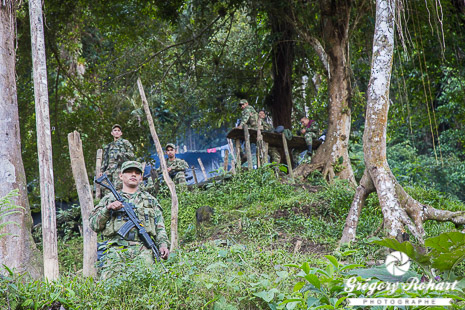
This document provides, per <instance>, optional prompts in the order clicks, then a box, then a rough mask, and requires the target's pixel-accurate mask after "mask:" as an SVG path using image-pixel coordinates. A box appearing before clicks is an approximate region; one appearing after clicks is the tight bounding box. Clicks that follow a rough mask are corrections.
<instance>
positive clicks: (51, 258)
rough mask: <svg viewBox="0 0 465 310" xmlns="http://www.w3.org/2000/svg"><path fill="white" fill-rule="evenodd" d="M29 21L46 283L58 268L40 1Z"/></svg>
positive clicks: (31, 8) (31, 7)
mask: <svg viewBox="0 0 465 310" xmlns="http://www.w3.org/2000/svg"><path fill="white" fill-rule="evenodd" d="M2 11H4V10H2ZM2 14H3V13H2ZM29 18H30V26H31V51H32V64H33V79H34V98H35V113H36V114H35V116H36V132H37V154H38V160H39V180H40V203H41V212H42V244H43V255H44V276H45V278H46V279H47V280H49V281H54V280H57V279H58V275H59V267H58V246H57V225H56V208H55V187H54V178H53V160H52V158H53V157H52V135H51V130H50V113H49V110H50V107H49V103H48V85H47V60H46V56H45V39H44V24H43V12H42V1H41V0H30V1H29ZM2 31H3V29H2ZM2 70H3V64H2ZM2 75H3V71H2ZM2 91H4V90H2ZM2 104H3V102H2ZM2 147H5V146H2Z"/></svg>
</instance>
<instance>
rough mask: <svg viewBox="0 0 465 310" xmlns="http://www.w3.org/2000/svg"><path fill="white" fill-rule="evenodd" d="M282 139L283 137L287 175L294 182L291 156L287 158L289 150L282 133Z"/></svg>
mask: <svg viewBox="0 0 465 310" xmlns="http://www.w3.org/2000/svg"><path fill="white" fill-rule="evenodd" d="M282 137H283V148H284V154H285V155H286V162H287V169H288V171H289V175H290V176H291V179H292V181H294V173H293V172H292V162H291V156H289V149H288V148H287V139H286V136H285V135H284V132H283V133H282Z"/></svg>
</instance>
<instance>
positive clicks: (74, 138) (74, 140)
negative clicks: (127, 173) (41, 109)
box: [68, 131, 102, 278]
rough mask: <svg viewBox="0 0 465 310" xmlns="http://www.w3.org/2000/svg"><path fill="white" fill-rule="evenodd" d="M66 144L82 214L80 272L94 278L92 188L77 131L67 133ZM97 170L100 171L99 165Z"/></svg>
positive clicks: (94, 237) (95, 236) (95, 249)
mask: <svg viewBox="0 0 465 310" xmlns="http://www.w3.org/2000/svg"><path fill="white" fill-rule="evenodd" d="M68 146H69V156H70V158H71V169H72V171H73V177H74V181H75V182H76V190H77V192H78V197H79V205H80V207H81V215H82V236H83V239H84V240H83V245H84V255H83V264H82V273H83V275H84V277H93V278H95V277H97V268H95V263H96V262H97V233H96V232H94V231H93V230H92V229H91V228H90V223H89V216H90V213H91V212H92V210H93V209H94V201H93V199H92V190H91V187H90V184H89V178H88V176H87V169H86V163H85V161H84V152H83V150H82V141H81V136H80V135H79V132H77V131H74V132H71V133H69V134H68ZM99 151H102V150H99ZM100 153H102V152H100ZM97 154H98V152H97ZM97 158H98V157H97ZM98 171H100V167H99V169H98Z"/></svg>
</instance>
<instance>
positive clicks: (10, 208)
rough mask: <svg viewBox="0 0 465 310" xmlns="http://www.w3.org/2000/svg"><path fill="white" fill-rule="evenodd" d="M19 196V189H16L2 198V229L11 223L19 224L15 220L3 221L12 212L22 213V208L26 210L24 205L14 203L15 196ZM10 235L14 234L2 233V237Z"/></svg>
mask: <svg viewBox="0 0 465 310" xmlns="http://www.w3.org/2000/svg"><path fill="white" fill-rule="evenodd" d="M18 196H19V195H18V190H17V189H15V190H12V191H11V192H9V193H8V194H7V195H6V196H4V197H2V198H0V231H1V230H2V229H3V228H4V227H5V226H7V225H10V224H13V225H16V226H19V224H18V223H16V222H14V221H7V222H3V220H4V219H5V218H6V217H7V216H9V215H11V214H15V213H21V210H18V209H23V210H25V209H24V208H23V207H21V206H17V205H15V204H14V203H13V198H14V197H18ZM8 235H12V234H11V233H0V239H1V238H3V237H5V236H8Z"/></svg>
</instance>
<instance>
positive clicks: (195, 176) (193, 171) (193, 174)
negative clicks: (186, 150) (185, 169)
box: [191, 166, 199, 184]
mask: <svg viewBox="0 0 465 310" xmlns="http://www.w3.org/2000/svg"><path fill="white" fill-rule="evenodd" d="M191 169H192V176H193V177H194V182H195V184H199V181H197V174H196V173H195V166H192V167H191Z"/></svg>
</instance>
